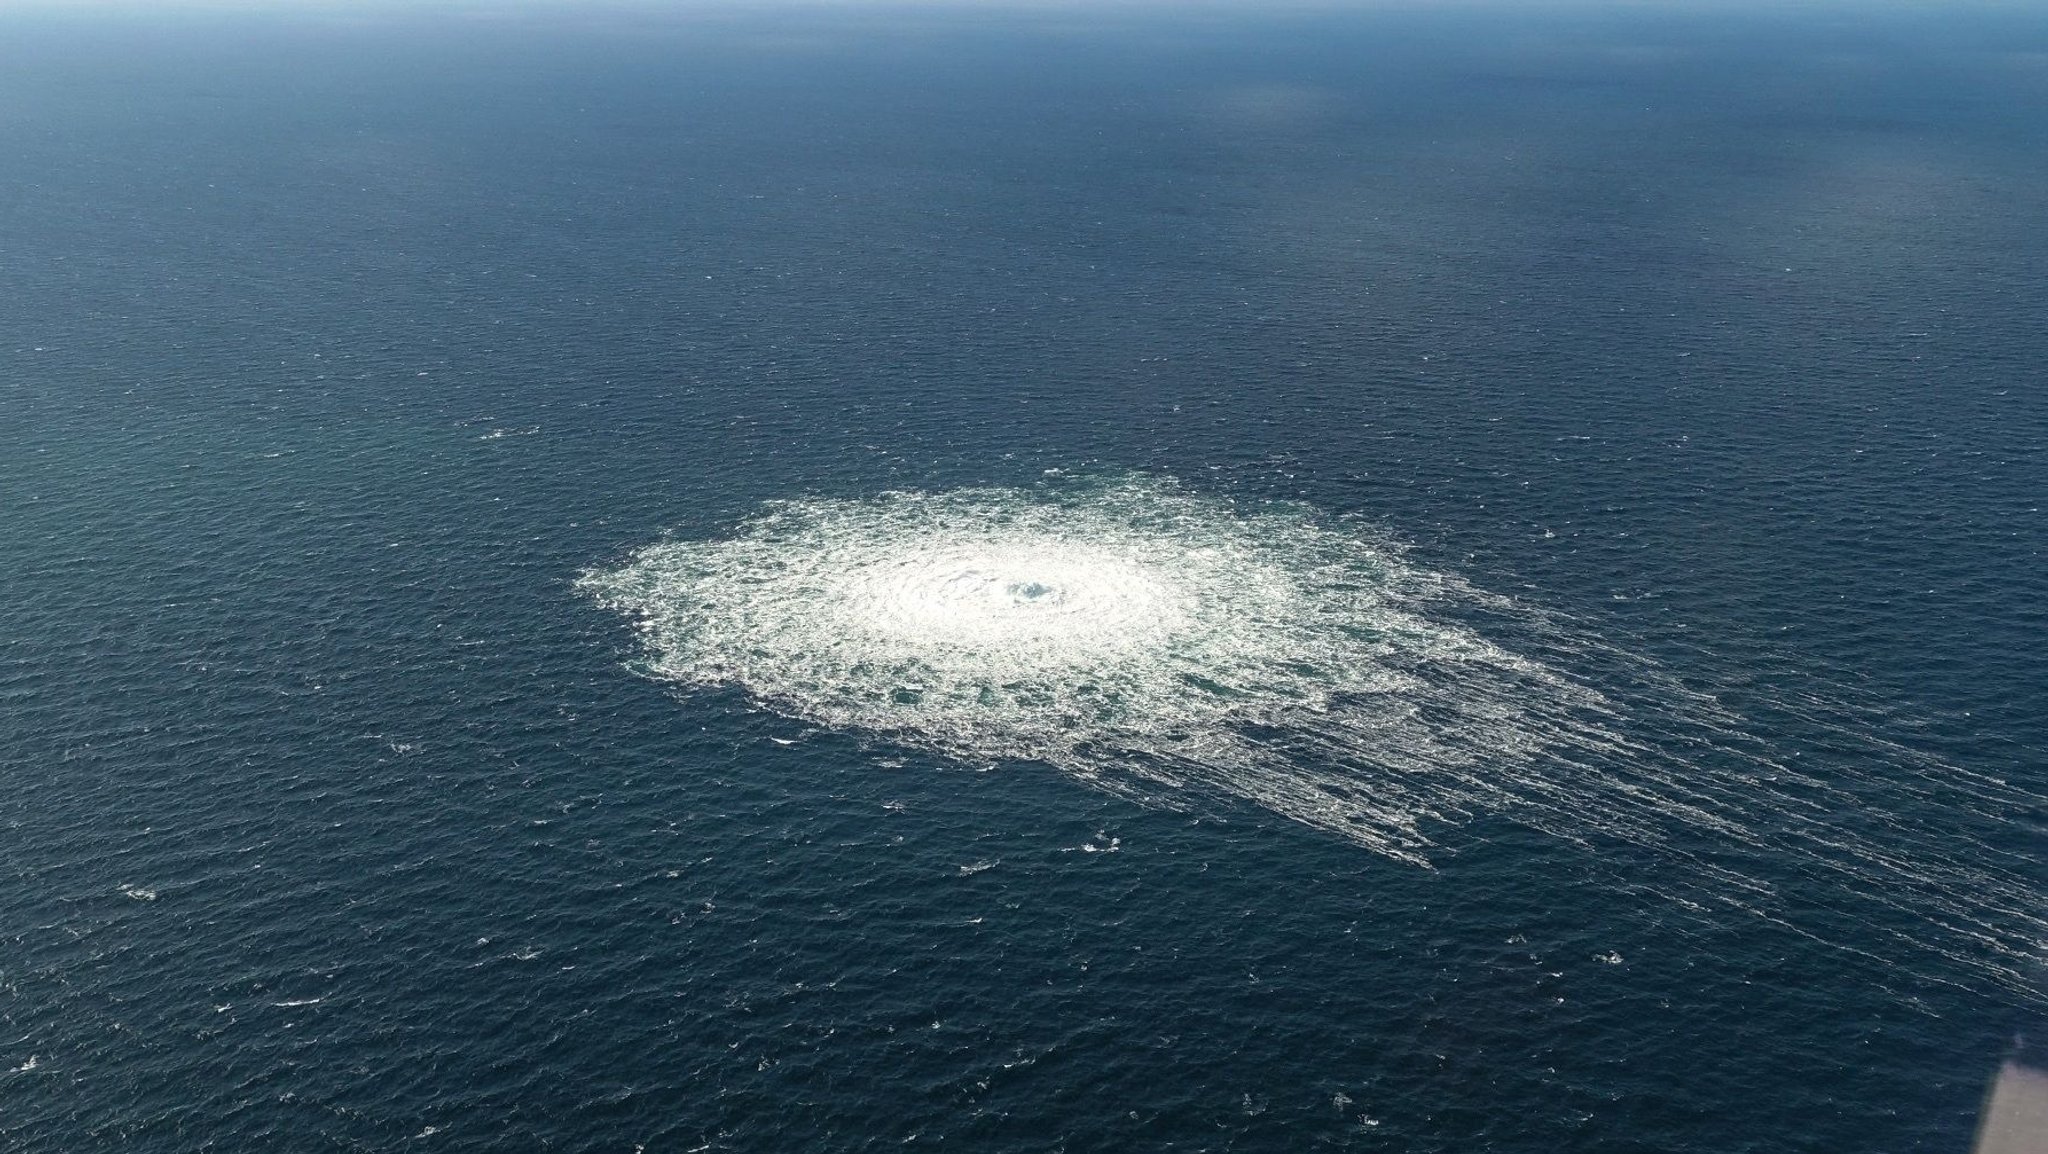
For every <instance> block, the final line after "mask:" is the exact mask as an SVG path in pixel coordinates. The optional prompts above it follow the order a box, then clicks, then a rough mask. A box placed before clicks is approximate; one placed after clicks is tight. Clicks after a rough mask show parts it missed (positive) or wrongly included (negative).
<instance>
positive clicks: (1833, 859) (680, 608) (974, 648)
mask: <svg viewBox="0 0 2048 1154" xmlns="http://www.w3.org/2000/svg"><path fill="white" fill-rule="evenodd" d="M582 586H583V587H584V588H585V589H586V590H587V591H589V592H591V593H593V594H595V595H596V596H597V597H598V598H599V599H600V600H602V601H603V602H604V603H606V604H608V605H611V606H614V607H616V608H618V609H620V610H623V611H625V612H627V613H629V614H630V615H632V616H633V617H634V619H635V620H636V621H637V622H638V623H639V625H640V628H641V631H642V633H643V637H644V640H645V642H646V652H647V656H646V666H645V667H646V669H647V671H648V672H649V673H651V674H653V675H655V676H658V677H661V678H664V679H667V680H670V681H672V682H675V683H678V684H679V685H681V686H684V687H712V686H736V687H739V688H741V689H744V690H745V691H746V692H748V693H749V694H751V695H752V696H753V697H755V698H756V699H758V700H759V701H760V702H762V703H765V704H766V705H768V706H770V707H771V708H773V709H775V710H777V711H778V712H781V713H784V714H786V715H788V716H791V717H794V718H799V719H802V720H805V721H809V722H812V723H815V724H817V725H821V726H826V727H831V728H835V729H841V730H850V731H856V732H862V733H867V734H871V735H876V736H879V737H883V738H886V739H888V740H891V741H894V742H897V743H900V744H903V745H908V746H915V747H919V748H923V749H927V750H930V751H934V752H937V753H941V754H943V755H946V756H949V757H953V758H959V759H964V760H968V761H971V762H976V763H990V762H998V761H1006V760H1029V761H1037V762H1042V763H1045V764H1048V765H1051V766H1054V767H1056V768H1058V769H1059V770H1062V771H1064V772H1065V773H1067V774H1069V775H1071V776H1073V777H1075V778H1077V779H1080V780H1082V781H1085V782H1087V783H1088V784H1090V785H1092V786H1095V787H1096V788H1100V789H1105V790H1110V791H1113V792H1116V793H1119V794H1123V795H1126V796H1131V797H1135V798H1139V799H1141V800H1144V801H1147V802H1151V803H1154V804H1162V805H1168V806H1182V805H1189V804H1200V803H1201V802H1202V801H1203V800H1204V799H1210V800H1213V799H1216V798H1219V797H1221V798H1237V799H1242V800H1244V801H1247V802H1250V803H1253V804H1255V805H1258V806H1262V807H1264V808H1265V809H1267V810H1270V811H1271V812H1273V813H1275V814H1279V815H1281V816H1283V817H1286V818H1289V819H1291V820H1294V821H1297V822H1301V823H1303V824H1305V825H1308V826H1312V827H1314V828H1316V829H1319V830H1323V831H1326V832H1328V833H1331V834H1334V835H1337V836H1339V837H1342V838H1345V839H1348V840H1350V841H1353V842H1356V843H1357V844H1359V845H1361V846H1365V847H1367V848H1370V849H1372V850H1375V851H1378V852H1380V853H1383V854H1386V855H1388V856H1390V857H1394V858H1398V859H1401V860H1404V861H1409V862H1413V863H1417V864H1425V865H1426V864H1428V863H1429V860H1430V856H1431V854H1432V852H1434V851H1435V850H1437V848H1438V847H1437V845H1436V841H1437V839H1439V838H1440V837H1442V836H1443V832H1444V831H1445V830H1448V829H1452V828H1455V827H1456V826H1458V825H1459V824H1461V823H1462V822H1464V821H1465V820H1467V819H1469V818H1471V817H1473V816H1475V815H1478V814H1494V813H1499V814H1504V815H1506V816H1509V817H1511V818H1513V819H1515V820H1517V821H1519V822H1521V823H1522V824H1524V825H1526V826H1530V827H1533V828H1536V829H1538V830H1542V831H1545V832H1548V833H1551V834H1554V835H1556V836H1559V837H1562V838H1567V839H1570V840H1572V841H1575V842H1582V843H1583V842H1589V841H1591V840H1594V839H1601V838H1613V839H1619V840H1623V841H1628V842H1632V843H1637V844H1655V845H1659V846H1660V847H1664V848H1666V849H1669V850H1670V851H1671V852H1675V853H1683V854H1686V855H1687V856H1688V857H1689V859H1690V860H1689V876H1690V877H1691V879H1692V882H1693V883H1695V884H1696V885H1698V886H1707V885H1711V886H1712V887H1713V889H1714V892H1715V893H1716V894H1717V895H1718V900H1723V901H1727V902H1733V903H1737V904H1742V903H1747V902H1751V901H1752V900H1754V899H1756V898H1757V897H1758V895H1761V894H1763V893H1764V892H1765V891H1766V890H1767V889H1768V887H1767V886H1766V885H1765V884H1764V883H1762V882H1760V881H1757V880H1754V879H1753V878H1751V877H1749V876H1747V875H1745V874H1743V873H1742V872H1740V871H1739V870H1735V869H1731V868H1728V867H1727V866H1725V865H1723V864H1719V863H1718V862H1709V861H1707V860H1705V859H1704V858H1701V857H1699V856H1698V855H1697V854H1696V853H1695V852H1694V850H1691V849H1681V848H1679V847H1678V845H1677V844H1676V843H1683V844H1684V845H1686V846H1697V844H1698V843H1699V840H1700V838H1701V836H1702V835H1706V836H1707V837H1708V838H1709V840H1717V841H1719V842H1722V843H1725V844H1727V845H1730V846H1738V847H1740V846H1746V847H1752V848H1777V847H1778V843H1779V842H1780V841H1781V840H1783V839H1786V838H1792V839H1795V840H1798V841H1799V842H1800V845H1801V847H1802V848H1804V849H1805V850H1806V851H1807V852H1808V853H1809V854H1810V855H1811V860H1812V861H1813V862H1814V863H1815V864H1817V865H1818V866H1820V867H1823V869H1824V870H1829V871H1834V872H1835V873H1837V874H1839V875H1841V877H1842V878H1844V879H1846V880H1847V882H1849V883H1850V884H1851V886H1852V888H1853V889H1855V890H1856V891H1858V892H1859V893H1862V894H1864V895H1865V896H1866V897H1868V898H1869V899H1870V900H1874V901H1878V902H1881V903H1884V904H1887V905H1892V906H1898V907H1900V908H1908V909H1910V910H1911V911H1912V912H1914V913H1916V914H1918V915H1921V916H1922V917H1923V918H1928V919H1931V920H1933V921H1936V922H1939V923H1941V924H1943V925H1945V926H1947V927H1948V928H1949V929H1951V930H1953V931H1955V933H1956V934H1957V935H1959V936H1960V937H1961V938H1963V939H1968V941H1969V942H1970V943H1971V945H1969V946H1968V947H1959V948H1958V949H1953V950H1952V949H1948V948H1946V947H1944V946H1943V945H1942V944H1941V943H1940V942H1939V941H1934V942H1929V943H1925V944H1926V945H1927V946H1928V948H1931V949H1934V950H1935V951H1936V952H1939V953H1942V954H1944V956H1951V957H1954V958H1956V959H1959V960H1965V961H1968V962H1969V963H1970V964H1972V965H1973V966H1976V967H1978V968H1980V969H1989V970H1990V971H1992V972H1993V973H1994V974H1995V975H1996V976H1997V977H1998V978H1999V979H2000V982H2001V984H2003V985H2006V986H2008V987H2015V986H2016V987H2018V988H2023V989H2031V988H2034V982H2035V980H2036V979H2037V978H2038V974H2037V973H2035V972H2034V970H2035V968H2036V967H2037V965H2038V962H2037V960H2036V957H2035V955H2036V954H2037V951H2038V949H2039V947H2040V943H2041V942H2042V941H2043V940H2044V939H2048V919H2044V917H2043V910H2042V908H2041V902H2040V899H2039V896H2038V891H2039V887H2038V885H2034V884H2032V883H2029V882H2027V881H2026V880H2025V878H2026V876H2027V875H2026V874H2025V872H2024V871H2014V870H2008V869H2001V868H1999V867H1998V866H1996V865H1995V864H1994V865H1989V866H1987V865H1979V864H1972V863H1971V862H1969V861H1968V860H1967V854H1965V855H1962V858H1963V860H1958V855H1956V854H1955V853H1954V852H1953V850H1954V846H1953V844H1950V845H1947V846H1946V847H1945V848H1944V850H1943V852H1941V853H1939V854H1934V855H1930V856H1931V858H1932V860H1931V861H1928V860H1920V859H1918V858H1916V857H1915V855H1914V853H1913V850H1914V848H1915V845H1916V844H1917V843H1921V842H1925V841H1926V835H1925V834H1924V833H1918V832H1915V830H1914V829H1913V828H1911V827H1912V823H1908V822H1906V821H1904V820H1903V819H1901V820H1900V821H1897V822H1889V823H1886V822H1882V821H1881V822H1879V824H1880V825H1881V826H1884V828H1885V829H1887V830H1890V831H1891V832H1893V833H1895V834H1897V835H1898V836H1900V837H1904V838H1906V839H1907V841H1906V843H1905V844H1892V843H1890V842H1884V843H1880V842H1877V841H1871V840H1859V839H1858V837H1857V835H1856V834H1854V833H1853V832H1844V831H1843V830H1841V829H1837V828H1834V827H1833V826H1831V825H1830V823H1829V822H1828V821H1827V820H1826V806H1827V797H1826V795H1827V793H1828V791H1829V790H1830V789H1831V788H1832V787H1830V786H1829V785H1827V784H1826V783H1821V782H1816V781H1814V780H1812V779H1811V778H1807V777H1805V776H1804V775H1802V774H1800V773H1798V772H1797V771H1796V770H1794V769H1793V768H1790V767H1788V766H1786V765H1784V764H1782V763H1780V762H1779V761H1778V760H1775V759H1773V758H1772V757H1770V756H1769V754H1768V753H1767V752H1759V751H1758V750H1757V749H1755V748H1752V747H1753V746H1754V745H1755V744H1756V743H1755V742H1754V740H1753V739H1751V738H1749V737H1747V736H1746V735H1744V734H1741V733H1740V732H1739V731H1738V730H1737V729H1736V728H1735V727H1734V726H1733V723H1732V720H1731V719H1730V718H1728V717H1726V716H1725V715H1722V714H1720V713H1719V712H1718V711H1717V710H1715V709H1714V707H1713V706H1712V705H1711V703H1710V702H1708V701H1707V700H1706V699H1704V698H1701V697H1698V696H1697V695H1692V694H1688V693H1687V692H1685V691H1683V690H1681V689H1679V688H1678V687H1677V686H1676V684H1675V683H1672V682H1669V681H1668V679H1665V681H1663V682H1661V683H1659V684H1661V685H1662V686H1663V688H1661V689H1660V690H1658V691H1657V692H1658V693H1660V694H1661V695H1662V700H1658V701H1655V702H1654V703H1653V706H1652V708H1654V710H1655V711H1656V714H1657V716H1652V717H1648V718H1646V717H1644V716H1642V714H1643V711H1644V701H1643V699H1642V697H1641V695H1640V694H1639V693H1638V694H1634V695H1629V694H1624V696H1623V698H1620V699H1617V698H1615V697H1612V696H1610V695H1609V693H1607V692H1603V691H1602V690H1600V689H1596V688H1594V687H1593V686H1592V685H1591V684H1589V683H1588V682H1587V681H1586V680H1584V679H1583V678H1584V677H1585V676H1587V675H1586V674H1584V673H1582V672H1580V673H1575V672H1573V671H1572V669H1571V666H1572V665H1573V664H1574V663H1581V664H1584V663H1592V664H1600V663H1605V665H1606V666H1607V667H1608V669H1606V670H1603V672H1610V671H1611V668H1612V667H1613V666H1614V665H1615V664H1616V663H1621V664H1627V665H1629V666H1631V667H1632V668H1633V669H1634V670H1635V672H1636V674H1637V675H1638V676H1637V684H1638V685H1640V684H1642V681H1643V678H1642V676H1641V675H1643V673H1644V671H1645V670H1646V669H1647V668H1648V667H1647V663H1643V662H1637V661H1634V660H1633V659H1629V658H1627V657H1626V655H1622V654H1617V653H1615V652H1614V651H1612V650H1611V649H1608V648H1606V647H1604V646H1602V645H1600V644H1599V643H1598V642H1596V641H1593V640H1591V639H1589V638H1586V637H1583V636H1575V635H1574V633H1573V631H1572V630H1571V629H1569V628H1565V627H1563V626H1561V625H1560V624H1559V623H1558V622H1557V620H1556V619H1555V618H1554V617H1551V616H1547V615H1545V614H1542V613H1540V612H1537V611H1536V610H1534V609H1531V608H1529V607H1526V606H1522V605H1519V604H1517V603H1516V602H1514V601H1512V600H1510V599H1506V598H1501V597H1496V596H1491V595H1488V594H1485V593H1483V592H1481V591H1479V590H1477V589H1474V588H1472V587H1471V586H1469V585H1468V584H1466V583H1465V582H1463V581H1461V580H1459V579H1457V578H1456V577H1454V576H1452V575H1450V574H1446V573H1442V572H1435V571H1431V570H1429V569H1426V568H1423V567H1420V566H1418V565H1415V564H1413V563H1411V562H1410V561H1409V560H1408V558H1407V557H1406V556H1405V555H1404V553H1403V551H1402V550H1400V549H1399V548H1398V547H1396V546H1394V545H1393V544H1391V543H1390V542H1388V541H1387V540H1385V539H1384V538H1382V537H1381V536H1379V535H1377V534H1375V533H1373V532H1371V531H1370V530H1369V529H1368V528H1367V527H1365V526H1362V525H1360V524H1358V523H1355V522H1347V521H1343V520H1332V519H1330V518H1326V517H1322V516H1319V515H1317V514H1315V513H1314V512H1313V511H1312V510H1308V509H1306V508H1303V507H1301V506H1295V505H1286V504H1270V505H1259V506H1255V507H1247V506H1245V505H1241V504H1237V503H1232V502H1229V501H1226V500H1221V499H1217V498H1212V497H1206V496H1200V495H1196V494H1191V493H1189V492H1186V491H1184V490H1182V489H1181V488H1180V487H1179V486H1178V485H1176V484H1174V483H1173V482H1171V481H1167V480H1160V479H1154V478H1143V477H1138V478H1125V479H1121V480H1116V481H1111V482H1106V483H1094V484H1086V483H1082V484H1074V485H1066V486H1060V487H1055V488H1048V489H1046V490H1043V491H1026V490H1012V489H968V490H956V491H952V492H945V493H936V494H925V493H891V494H885V495H883V496H880V497H877V498H874V499H872V500H857V501H847V500H804V501H788V502H780V503H776V504H773V505H770V506H769V507H767V508H766V509H765V510H764V511H763V512H762V513H760V514H759V515H758V516H756V517H754V518H752V519H750V520H748V521H746V522H744V523H743V524H741V525H739V526H738V527H737V528H736V529H735V530H734V531H733V532H732V533H731V534H730V535H728V536H725V537H722V538H720V539H716V540H700V541H675V542H668V543H663V544H659V545H654V546H651V547H649V548H646V549H644V550H642V551H640V552H639V553H638V554H636V555H635V556H634V557H633V558H632V559H631V560H630V562H629V563H628V564H626V565H625V566H624V567H622V568H619V569H616V570H612V571H608V572H593V573H589V574H586V575H585V576H584V578H583V581H582ZM1479 620H1497V621H1502V622H1506V623H1510V624H1511V625H1512V628H1513V629H1514V630H1515V631H1516V632H1517V633H1518V635H1519V640H1520V641H1521V642H1522V643H1521V644H1520V645H1519V646H1518V648H1519V650H1520V651H1519V652H1517V651H1511V650H1510V649H1508V648H1506V647H1504V646H1503V645H1501V644H1497V643H1495V642H1493V641H1490V640H1488V639H1487V638H1486V637H1484V636H1481V635H1480V633H1479V632H1478V631H1477V630H1476V629H1475V628H1474V627H1473V626H1472V625H1471V624H1467V623H1465V622H1472V621H1479ZM1651 680H1653V681H1654V680H1655V679H1654V678H1651ZM1644 734H1648V735H1649V736H1642V735H1644ZM1901 761H1902V762H1911V761H1912V759H1911V758H1904V759H1901ZM1902 772H1903V773H1904V774H1905V775H1906V776H1907V777H1908V778H1910V779H1911V781H1912V782H1920V783H1926V782H1933V781H1936V780H1941V781H1942V782H1943V787H1944V788H1947V789H1950V790H1951V791H1952V792H1953V791H1954V790H1956V789H1960V790H1961V793H1960V794H1959V796H1960V797H1962V798H1963V801H1964V803H1965V804H1970V803H1972V802H1973V801H1974V802H1975V803H1977V804H1976V805H1973V806H1972V808H1980V807H1981V806H1989V805H1997V804H2005V803H2007V802H2009V801H2011V800H2012V799H2011V798H2010V797H2000V796H1998V795H1999V790H2000V788H2004V783H1992V784H1988V785H1987V784H1984V783H1983V782H1981V781H1975V780H1973V779H1970V778H1969V777H1968V775H1960V774H1958V773H1951V772H1950V771H1948V770H1947V768H1946V767H1939V766H1930V765H1927V764H1919V763H1914V764H1909V765H1906V766H1905V768H1904V769H1903V770H1902ZM1905 792H1906V793H1908V794H1911V795H1912V796H1915V797H1918V796H1921V795H1922V794H1924V792H1925V791H1924V790H1918V789H1917V787H1915V786H1913V785H1911V784H1910V783H1909V785H1908V786H1907V787H1906V788H1905ZM1858 800H1859V802H1860V803H1861V804H1863V805H1865V806H1867V805H1868V801H1869V798H1868V797H1867V796H1861V797H1859V798H1858ZM2036 804H2038V799H2036ZM1674 835H1677V836H1674ZM1880 844H1882V845H1883V848H1882V849H1880V848H1879V847H1880ZM1987 886H1990V887H1998V888H1999V890H2001V891H2002V893H2003V895H2004V900H2003V901H1999V902H1995V903H1994V905H1993V907H1992V908H1990V909H1987V908H1986V906H1985V901H1987V900H1991V899H1992V898H1993V897H1995V896H1996V895H1995V894H1987V893H1985V892H1984V887H1987ZM1973 888H1974V889H1976V890H1978V891H1979V892H1977V893H1975V894H1973V893H1970V892H1967V891H1970V890H1972V889H1973ZM1916 894H1917V895H1918V896H1917V897H1916V896H1913V895H1916ZM1676 896H1680V900H1685V901H1690V900H1692V899H1691V898H1689V897H1685V896H1683V895H1676ZM1693 896H1694V897H1697V896H1698V895H1697V894H1695V895H1693ZM1758 909H1759V912H1765V913H1766V916H1770V915H1769V914H1768V911H1767V910H1764V909H1763V908H1762V907H1761V906H1760V907H1758Z"/></svg>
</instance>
